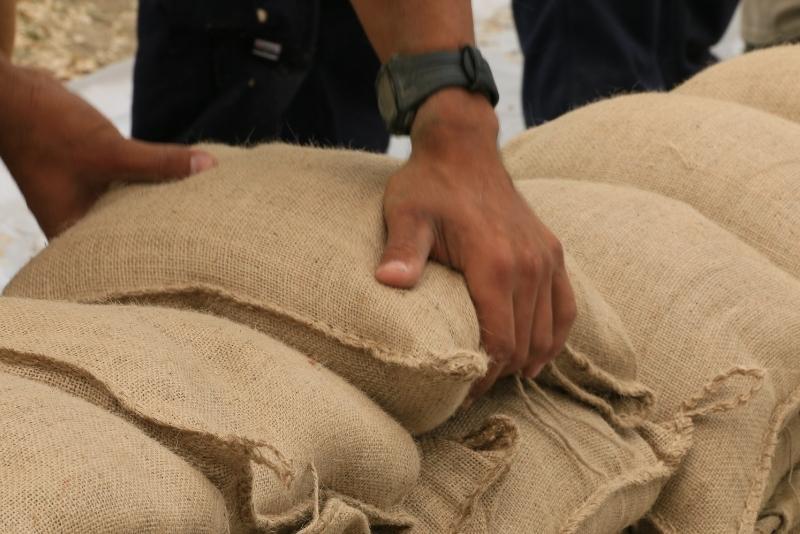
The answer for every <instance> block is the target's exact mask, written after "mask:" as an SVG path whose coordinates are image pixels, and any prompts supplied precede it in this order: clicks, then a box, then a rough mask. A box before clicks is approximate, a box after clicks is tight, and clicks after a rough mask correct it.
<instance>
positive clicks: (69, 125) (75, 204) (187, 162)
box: [0, 60, 216, 238]
mask: <svg viewBox="0 0 800 534" xmlns="http://www.w3.org/2000/svg"><path fill="white" fill-rule="evenodd" d="M0 61H2V64H0V99H2V101H0V124H2V129H0V156H1V157H2V159H3V161H4V162H5V164H6V166H7V167H8V169H9V170H10V171H11V175H12V176H13V177H14V179H15V180H16V182H17V185H18V186H19V188H20V190H21V191H22V194H23V196H24V197H25V200H26V202H27V203H28V207H29V208H30V209H31V211H32V212H33V214H34V216H35V217H36V220H37V221H38V222H39V225H40V226H41V227H42V230H43V231H44V233H45V235H47V237H48V238H52V237H54V236H55V235H57V234H58V233H60V232H62V231H63V230H65V229H66V228H67V227H68V226H69V225H71V224H72V223H74V222H75V221H77V220H78V219H79V218H80V217H82V216H83V215H84V214H85V213H86V212H87V211H88V210H89V208H90V207H91V206H92V205H93V204H94V202H95V201H96V200H97V198H98V197H100V195H102V194H103V193H104V192H105V191H106V190H107V189H108V187H109V186H110V185H111V184H112V183H113V182H119V181H123V182H158V181H163V180H170V179H175V178H182V177H185V176H188V175H190V174H194V173H197V172H200V171H203V170H206V169H208V168H210V167H213V166H214V165H215V164H216V162H215V161H214V159H213V158H212V157H211V156H210V155H208V154H206V153H204V152H200V151H196V150H190V149H187V148H185V147H180V146H172V145H155V144H149V143H143V142H139V141H131V140H127V139H125V138H123V137H122V136H121V135H120V134H119V132H118V131H117V129H116V128H115V127H114V125H113V124H111V123H110V122H109V121H108V120H107V119H106V118H105V117H103V116H102V115H101V114H100V113H99V112H98V111H97V110H95V109H94V108H92V107H91V106H90V105H89V104H88V103H86V102H85V101H84V100H82V99H81V98H80V97H78V96H76V95H74V94H72V93H71V92H69V91H68V90H67V89H66V88H64V87H63V86H62V85H61V84H60V83H58V82H57V81H55V80H54V79H52V78H51V77H50V76H49V75H47V74H45V73H43V72H40V71H35V70H31V69H23V68H18V67H13V66H11V65H10V64H9V63H8V62H5V61H4V60H0Z"/></svg>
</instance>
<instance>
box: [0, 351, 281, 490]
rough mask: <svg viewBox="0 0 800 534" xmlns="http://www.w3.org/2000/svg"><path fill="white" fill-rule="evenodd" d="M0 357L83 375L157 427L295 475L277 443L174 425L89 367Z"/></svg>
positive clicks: (17, 355) (10, 354) (14, 354)
mask: <svg viewBox="0 0 800 534" xmlns="http://www.w3.org/2000/svg"><path fill="white" fill-rule="evenodd" d="M0 359H3V360H4V361H6V362H9V363H12V364H14V363H16V364H22V365H38V366H41V367H44V368H45V369H46V368H51V369H53V370H54V371H60V372H67V373H72V374H74V375H77V376H78V377H81V378H83V379H86V380H88V381H90V382H92V383H94V385H95V386H96V387H98V388H100V389H101V390H102V391H105V392H106V393H107V394H108V395H110V396H111V398H112V399H114V400H115V401H116V402H117V403H119V406H120V407H121V408H123V409H124V410H125V411H127V412H128V413H130V414H131V415H134V416H135V417H137V418H139V419H142V420H144V421H148V422H150V423H153V424H155V425H157V426H160V427H164V428H167V429H172V430H177V431H179V432H184V433H186V434H188V435H190V436H194V437H196V438H200V439H203V438H205V439H207V440H209V441H211V442H212V443H215V446H216V447H218V448H220V449H221V450H226V451H229V452H231V453H233V454H235V455H237V456H241V457H245V458H247V459H248V460H250V461H253V462H256V463H258V464H262V465H264V466H266V467H268V468H270V470H272V471H273V472H274V473H275V475H276V476H278V478H279V479H280V480H281V482H283V483H284V484H287V485H288V484H291V482H292V479H293V477H294V475H293V468H292V466H291V464H290V462H289V461H287V460H286V459H285V456H284V455H283V454H281V453H280V451H279V450H278V449H277V448H276V447H274V446H273V445H271V444H269V443H266V442H261V441H257V440H252V439H249V438H243V437H240V436H230V437H228V438H221V437H219V436H216V435H215V434H212V433H210V432H206V431H202V430H195V429H191V428H186V427H183V426H180V425H176V424H174V423H168V422H163V421H161V420H159V419H158V418H156V417H154V416H151V415H147V414H144V413H142V412H141V411H139V410H138V409H137V408H136V407H135V403H134V402H130V401H129V400H128V399H127V398H126V396H125V395H123V394H119V393H117V392H115V391H114V390H113V389H112V388H111V387H109V386H108V384H106V383H105V382H104V381H103V380H100V379H99V378H97V377H96V376H95V375H94V374H92V373H90V372H89V371H87V370H85V369H83V368H81V367H78V366H76V365H73V364H70V363H66V362H63V361H58V360H55V359H53V358H51V357H48V356H43V355H40V354H36V353H25V352H20V351H17V350H11V349H7V348H6V349H0ZM156 441H157V440H156ZM262 447H263V448H266V449H267V450H269V451H270V452H272V453H273V454H274V455H275V457H276V459H277V460H278V463H277V464H276V463H273V462H271V461H269V460H268V459H267V458H265V457H264V455H263V454H262V453H261V451H259V450H258V449H259V448H262Z"/></svg>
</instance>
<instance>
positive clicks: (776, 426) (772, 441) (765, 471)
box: [738, 386, 800, 534]
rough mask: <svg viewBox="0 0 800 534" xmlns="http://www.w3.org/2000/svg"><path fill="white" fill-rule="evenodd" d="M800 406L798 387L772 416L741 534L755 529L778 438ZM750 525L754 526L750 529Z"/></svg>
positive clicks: (763, 440) (799, 389) (743, 514)
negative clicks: (784, 424)
mask: <svg viewBox="0 0 800 534" xmlns="http://www.w3.org/2000/svg"><path fill="white" fill-rule="evenodd" d="M799 406H800V386H798V387H796V388H795V389H794V390H792V392H791V393H790V394H789V395H788V396H787V398H786V399H784V401H783V402H781V403H780V404H779V405H778V406H776V407H775V409H774V410H773V411H772V414H771V415H770V425H769V427H768V428H767V429H766V431H765V432H764V436H763V437H762V440H761V453H760V455H759V456H760V458H759V465H758V467H759V472H758V477H756V478H755V479H754V480H753V482H752V483H751V485H750V492H749V493H748V495H747V497H746V499H745V503H744V509H743V511H742V515H741V516H740V518H739V525H738V527H739V528H738V531H739V532H740V534H744V533H746V532H751V531H752V528H755V523H756V520H757V518H758V512H759V509H760V507H761V500H762V497H763V492H764V489H765V486H766V482H767V478H768V477H769V474H770V471H771V470H772V463H773V460H774V458H775V448H776V447H777V445H778V436H779V435H780V432H781V427H782V426H783V423H784V422H785V421H787V420H788V419H789V417H790V416H791V414H792V412H795V411H797V409H798V407H799ZM748 525H752V526H751V527H750V528H749V529H748Z"/></svg>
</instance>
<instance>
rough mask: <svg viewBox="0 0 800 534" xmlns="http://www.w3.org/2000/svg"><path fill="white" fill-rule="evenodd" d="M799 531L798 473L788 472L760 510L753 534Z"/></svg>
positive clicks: (784, 533) (799, 489)
mask: <svg viewBox="0 0 800 534" xmlns="http://www.w3.org/2000/svg"><path fill="white" fill-rule="evenodd" d="M798 529H800V473H797V472H795V471H792V472H790V473H789V474H787V475H786V477H785V478H784V479H783V480H782V481H781V483H780V484H779V485H778V487H777V489H776V491H775V494H774V495H773V496H772V498H771V499H770V500H769V502H768V503H767V505H766V506H765V507H764V509H763V510H761V513H760V514H759V517H758V522H757V523H756V529H755V534H789V533H791V532H797V531H798Z"/></svg>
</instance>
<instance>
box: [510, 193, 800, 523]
mask: <svg viewBox="0 0 800 534" xmlns="http://www.w3.org/2000/svg"><path fill="white" fill-rule="evenodd" d="M517 187H518V188H519V189H520V191H521V192H522V194H523V195H524V196H525V197H526V198H527V199H528V200H529V201H530V202H531V205H532V206H533V207H534V209H535V210H536V212H537V213H538V214H539V215H540V217H541V218H542V220H543V221H544V222H545V224H547V225H548V226H549V227H550V228H552V229H553V231H554V232H555V233H556V235H558V236H559V237H560V238H561V239H562V241H563V243H564V245H565V247H566V248H567V249H568V250H569V251H570V253H571V255H572V257H573V258H574V260H575V262H577V263H578V264H579V266H580V267H581V269H582V270H583V272H584V273H585V275H586V276H587V277H589V278H590V279H591V280H592V281H594V283H595V286H596V289H597V290H598V291H599V292H600V294H601V295H602V297H603V298H604V299H605V300H606V301H607V303H608V304H609V305H610V306H611V308H612V309H613V310H614V311H615V312H616V313H617V314H618V316H619V317H620V320H621V321H622V323H623V326H624V327H625V329H626V330H627V332H628V334H629V336H630V340H631V343H632V345H633V348H634V350H635V354H636V355H637V358H638V359H637V364H638V368H637V376H638V379H639V380H640V381H641V382H642V383H643V384H645V385H646V386H649V387H652V388H653V390H655V393H656V399H657V401H656V403H655V404H654V412H653V415H654V418H655V420H656V421H669V420H671V419H672V418H673V417H675V414H676V413H680V412H685V413H689V414H695V416H694V430H693V442H694V443H693V446H692V448H691V450H690V451H689V453H688V454H687V456H686V458H685V460H684V462H683V463H682V464H681V466H680V467H679V469H678V471H677V473H676V475H675V476H674V477H673V478H672V479H671V480H670V481H669V482H668V483H667V484H666V487H665V489H664V491H663V492H662V493H661V495H660V496H659V498H658V500H657V502H656V505H655V507H654V508H653V510H652V511H651V512H650V513H649V514H648V520H649V521H650V522H651V523H652V524H653V525H655V526H656V527H657V528H658V529H659V530H661V531H665V532H680V533H692V532H697V533H701V532H703V533H707V532H740V533H749V532H752V531H753V528H754V525H755V521H756V519H757V516H758V512H759V510H760V509H761V507H762V505H763V503H764V502H765V501H766V499H767V498H768V497H769V495H770V492H771V491H772V489H771V487H770V486H771V485H772V486H773V487H774V485H775V482H774V481H775V480H780V478H781V477H782V476H783V475H785V474H786V471H785V470H786V469H788V465H787V464H786V463H783V462H776V461H775V455H776V454H777V453H779V452H780V450H781V447H782V445H781V443H782V440H783V439H784V433H783V429H784V428H785V427H787V425H791V424H792V423H793V422H794V421H795V419H796V418H797V413H798V409H800V362H799V361H798V358H797V355H798V354H800V281H798V280H797V279H796V278H794V277H792V276H790V275H788V274H787V273H786V272H784V271H783V270H781V269H779V268H777V267H776V266H775V265H774V264H773V263H772V262H770V261H769V260H768V259H767V258H766V257H764V256H763V255H762V254H760V253H759V252H757V251H756V250H754V249H753V248H751V247H750V246H748V245H746V244H745V243H743V242H742V241H741V240H739V239H738V238H736V237H735V236H734V235H733V234H731V233H730V232H728V231H726V230H724V229H722V228H721V227H720V226H719V225H717V224H716V223H714V222H713V221H711V220H709V219H707V218H705V217H703V216H702V215H701V214H700V213H698V212H697V211H696V210H694V209H692V208H691V207H690V206H688V205H686V204H684V203H682V202H679V201H675V200H672V199H669V198H666V197H663V196H659V195H656V194H653V193H649V192H645V191H641V190H637V189H635V188H632V187H623V186H614V185H609V184H602V183H590V182H579V181H571V180H556V179H530V180H519V181H517ZM700 393H702V395H700ZM704 397H707V398H709V401H708V403H710V404H711V405H714V400H715V399H730V401H729V402H724V403H722V404H720V405H719V406H714V408H713V409H706V410H701V409H700V407H701V406H703V405H704V404H703V403H702V402H700V401H699V399H702V398H704ZM737 404H742V406H740V407H739V408H738V409H737V410H734V411H728V412H725V413H722V412H720V410H723V409H728V408H732V407H734V406H735V405H737ZM701 414H702V415H701ZM779 464H780V466H781V468H782V469H784V471H783V473H782V474H781V473H776V472H774V470H775V468H777V467H779Z"/></svg>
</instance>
